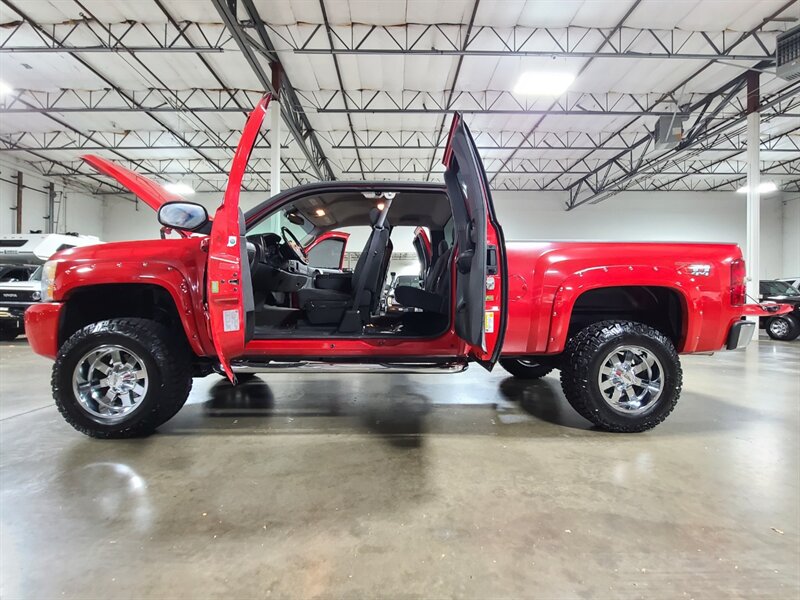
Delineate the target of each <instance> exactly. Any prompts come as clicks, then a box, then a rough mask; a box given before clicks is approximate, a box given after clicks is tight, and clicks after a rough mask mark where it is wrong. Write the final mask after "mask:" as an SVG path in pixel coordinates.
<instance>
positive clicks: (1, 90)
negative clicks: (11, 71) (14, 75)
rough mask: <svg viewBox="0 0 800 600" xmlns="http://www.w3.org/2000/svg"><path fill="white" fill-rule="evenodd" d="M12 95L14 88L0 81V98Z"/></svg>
mask: <svg viewBox="0 0 800 600" xmlns="http://www.w3.org/2000/svg"><path fill="white" fill-rule="evenodd" d="M13 93H14V88H12V87H11V86H10V85H8V84H7V83H6V82H5V81H0V97H2V96H10V95H11V94H13Z"/></svg>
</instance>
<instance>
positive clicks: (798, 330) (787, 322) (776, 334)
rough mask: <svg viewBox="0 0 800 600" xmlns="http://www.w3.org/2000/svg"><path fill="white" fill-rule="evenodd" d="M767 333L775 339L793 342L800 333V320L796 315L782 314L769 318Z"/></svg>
mask: <svg viewBox="0 0 800 600" xmlns="http://www.w3.org/2000/svg"><path fill="white" fill-rule="evenodd" d="M766 329H767V335H768V336H769V337H771V338H772V339H773V340H780V341H782V342H791V341H792V340H794V339H797V336H799V335H800V320H798V319H797V317H795V316H794V315H780V316H777V317H771V318H769V319H768V320H767V327H766Z"/></svg>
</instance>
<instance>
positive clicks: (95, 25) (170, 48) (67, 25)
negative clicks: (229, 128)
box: [0, 11, 236, 54]
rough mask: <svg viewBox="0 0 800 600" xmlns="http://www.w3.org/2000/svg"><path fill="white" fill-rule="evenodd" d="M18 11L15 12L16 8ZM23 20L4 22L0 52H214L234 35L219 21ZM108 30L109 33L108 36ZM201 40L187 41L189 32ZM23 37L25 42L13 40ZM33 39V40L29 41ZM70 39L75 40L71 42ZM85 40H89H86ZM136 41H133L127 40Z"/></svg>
mask: <svg viewBox="0 0 800 600" xmlns="http://www.w3.org/2000/svg"><path fill="white" fill-rule="evenodd" d="M17 12H18V11H17ZM38 27H41V29H44V30H45V31H46V32H47V35H42V31H41V29H38V28H37V25H34V23H33V21H29V20H26V19H23V20H20V21H16V22H10V23H5V24H4V27H3V31H2V32H0V54H4V53H8V54H12V53H13V54H41V53H45V54H51V53H58V54H77V53H79V54H87V53H129V54H141V53H153V52H157V53H160V54H170V53H194V54H206V53H213V54H217V53H220V52H224V51H226V50H235V49H236V45H235V44H234V43H233V38H232V37H231V36H230V34H228V33H227V32H226V31H225V28H224V27H223V26H222V25H221V24H213V23H196V22H189V21H184V22H181V23H159V24H154V23H140V22H135V21H123V22H119V23H108V24H104V25H101V24H99V22H98V21H97V20H95V19H92V18H90V17H88V16H85V15H84V16H83V17H82V18H80V19H69V20H67V21H63V22H61V23H52V24H48V25H46V26H45V25H39V26H38ZM108 32H110V33H111V35H108ZM189 34H190V35H191V36H192V37H194V38H195V39H202V40H203V42H202V43H194V42H192V41H190V38H189V37H188V35H189ZM19 39H24V40H25V43H24V45H17V44H16V43H15V42H16V41H17V40H19ZM31 39H35V40H36V41H35V43H30V41H29V40H31ZM73 40H76V42H75V43H74V44H73V43H72V42H73ZM87 40H92V41H91V42H89V43H87ZM133 40H136V41H135V42H134V43H129V41H133Z"/></svg>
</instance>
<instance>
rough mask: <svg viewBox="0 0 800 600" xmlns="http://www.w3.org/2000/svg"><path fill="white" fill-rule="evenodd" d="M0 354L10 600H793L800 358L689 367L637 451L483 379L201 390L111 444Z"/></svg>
mask: <svg viewBox="0 0 800 600" xmlns="http://www.w3.org/2000/svg"><path fill="white" fill-rule="evenodd" d="M0 361H1V362H0V419H1V420H0V469H1V471H0V475H1V479H0V520H1V522H2V539H1V542H2V545H0V567H1V569H0V576H1V577H2V589H0V596H1V597H2V598H5V599H11V598H109V597H114V598H212V597H217V598H220V597H224V598H231V599H232V598H236V599H239V598H268V597H271V598H282V597H294V598H313V597H323V598H339V597H348V598H374V597H389V598H442V597H444V598H449V597H463V598H497V597H506V598H641V597H644V598H659V599H661V598H698V599H700V598H712V599H718V598H748V599H751V598H770V599H773V598H797V597H798V596H800V583H799V581H800V580H799V575H798V572H799V571H800V537H799V536H800V502H799V501H798V485H799V484H800V429H799V428H800V408H799V406H800V341H797V342H793V343H776V342H772V341H770V340H768V339H761V340H760V341H759V342H758V343H757V344H753V345H751V347H750V348H749V349H748V350H747V351H745V352H737V353H721V354H717V355H716V356H713V357H707V356H695V357H685V358H684V368H685V385H684V393H683V397H682V400H681V401H680V402H679V404H678V408H677V409H676V411H675V413H673V415H672V416H671V417H670V418H669V419H667V421H666V422H665V423H664V424H662V425H661V426H660V427H658V428H657V429H655V430H653V431H651V432H648V433H645V434H638V435H614V434H606V433H601V432H598V431H593V430H592V429H591V428H590V427H589V424H588V423H587V422H586V421H584V420H582V419H581V418H580V417H578V416H577V415H576V414H575V413H574V412H573V411H572V410H571V409H570V407H569V406H568V405H567V404H566V402H565V401H564V399H563V397H562V395H561V392H560V389H559V386H558V381H557V379H556V377H555V376H553V375H551V376H548V377H546V378H545V379H544V380H542V381H539V382H533V383H529V382H528V383H526V382H520V381H516V380H514V379H511V378H510V377H508V375H507V374H506V373H505V372H504V371H503V370H502V369H499V368H498V369H496V370H495V372H493V373H491V374H489V373H486V372H485V371H483V370H482V369H480V368H476V367H473V368H471V369H470V370H469V371H468V372H467V373H464V374H461V375H427V376H425V375H422V376H403V375H381V376H377V375H370V376H353V375H348V376H326V375H316V376H287V375H273V376H271V377H269V380H268V381H267V380H263V381H261V382H256V383H251V384H249V385H246V386H241V387H240V388H238V389H232V388H230V387H229V386H227V385H226V384H224V383H222V382H221V380H220V378H219V377H216V376H213V377H208V378H206V379H205V380H200V381H196V382H195V389H194V391H193V392H192V396H191V399H190V404H189V405H187V406H186V407H185V408H184V410H183V411H181V413H180V414H179V415H178V416H177V417H176V418H175V419H174V420H173V421H171V422H170V423H168V424H167V425H166V426H164V427H163V428H162V429H161V431H160V432H159V433H158V434H156V435H154V436H152V437H150V438H148V439H143V440H130V441H112V442H103V441H96V440H92V439H89V438H86V437H84V436H82V435H80V434H78V433H77V432H75V431H73V430H72V429H71V428H70V427H69V426H67V425H66V424H65V423H64V422H63V421H62V420H61V417H60V416H59V414H58V412H57V411H56V409H55V408H54V406H53V404H52V401H51V400H50V397H49V369H50V363H49V362H48V361H46V360H44V359H41V358H39V357H37V356H34V355H33V354H32V353H31V352H30V350H29V349H28V347H27V345H26V343H25V342H24V340H23V341H17V342H14V343H3V344H0Z"/></svg>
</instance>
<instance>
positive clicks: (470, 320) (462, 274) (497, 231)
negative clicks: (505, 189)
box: [443, 113, 508, 370]
mask: <svg viewBox="0 0 800 600" xmlns="http://www.w3.org/2000/svg"><path fill="white" fill-rule="evenodd" d="M443 162H444V165H445V167H446V171H445V174H444V179H445V183H446V184H447V195H448V196H449V197H450V204H451V206H452V209H453V219H454V221H455V232H456V307H455V329H456V333H457V334H458V335H459V337H461V338H462V339H463V340H464V341H465V342H466V343H467V344H468V345H469V347H470V352H469V354H470V356H472V357H473V358H474V359H475V360H477V361H478V362H479V363H480V364H481V365H482V366H483V367H485V368H486V369H488V370H491V369H492V367H494V364H495V363H496V362H497V359H498V358H500V350H501V349H502V345H503V338H504V337H505V328H506V322H507V307H508V268H507V266H506V256H505V240H504V239H503V231H502V229H501V228H500V225H499V223H498V222H497V218H496V217H495V213H494V207H493V205H492V196H491V193H490V192H489V181H488V179H487V178H486V171H485V170H484V169H483V164H482V163H481V159H480V156H479V155H478V150H477V148H476V147H475V142H474V141H473V139H472V136H471V135H470V132H469V129H468V128H467V125H466V123H464V120H463V118H462V117H461V115H460V114H458V113H456V114H455V116H454V117H453V124H452V125H451V127H450V136H449V139H448V142H447V148H445V152H444V160H443Z"/></svg>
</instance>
